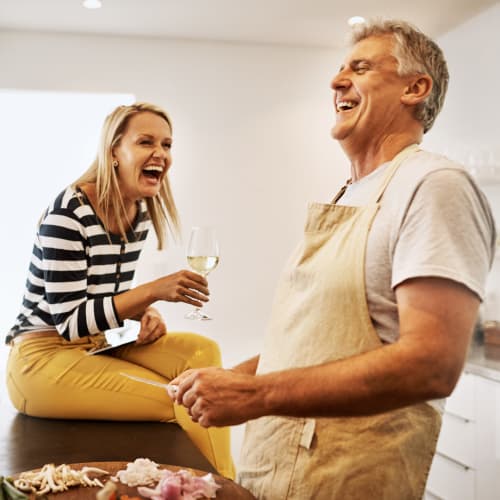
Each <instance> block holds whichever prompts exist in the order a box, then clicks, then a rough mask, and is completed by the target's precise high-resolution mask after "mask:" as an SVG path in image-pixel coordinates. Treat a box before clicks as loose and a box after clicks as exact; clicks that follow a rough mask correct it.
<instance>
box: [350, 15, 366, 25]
mask: <svg viewBox="0 0 500 500" xmlns="http://www.w3.org/2000/svg"><path fill="white" fill-rule="evenodd" d="M363 23H366V19H365V18H364V17H361V16H352V17H350V18H349V19H348V20H347V24H349V26H354V25H355V24H363Z"/></svg>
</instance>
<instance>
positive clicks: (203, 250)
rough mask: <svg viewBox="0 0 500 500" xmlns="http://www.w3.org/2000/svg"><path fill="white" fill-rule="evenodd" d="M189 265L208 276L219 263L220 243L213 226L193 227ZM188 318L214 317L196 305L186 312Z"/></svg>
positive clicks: (203, 318) (189, 246)
mask: <svg viewBox="0 0 500 500" xmlns="http://www.w3.org/2000/svg"><path fill="white" fill-rule="evenodd" d="M187 261H188V264H189V267H190V268H191V269H192V270H193V271H195V272H197V273H198V274H201V275H202V276H204V277H206V276H207V275H208V273H210V271H213V270H214V269H215V268H216V267H217V264H218V263H219V244H218V243H217V237H216V236H215V231H214V229H213V228H212V227H193V228H192V229H191V235H190V237H189V243H188V247H187ZM185 317H186V318H187V319H199V320H207V319H212V318H211V317H210V316H208V314H206V313H204V312H202V311H201V309H200V308H199V307H196V308H195V309H193V310H192V311H190V312H189V313H187V314H186V316H185Z"/></svg>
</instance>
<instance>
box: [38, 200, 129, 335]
mask: <svg viewBox="0 0 500 500" xmlns="http://www.w3.org/2000/svg"><path fill="white" fill-rule="evenodd" d="M38 245H39V249H38V250H39V251H38V252H36V254H38V256H39V261H38V262H37V261H36V260H35V259H34V260H33V261H32V269H31V273H32V274H34V275H36V273H39V274H41V275H42V276H43V281H44V283H45V300H46V302H47V305H48V311H47V314H49V315H50V316H51V318H52V322H53V324H54V325H55V327H56V328H57V330H58V332H59V333H60V334H61V335H62V336H63V337H64V338H66V339H67V340H76V339H78V338H80V337H85V336H87V335H93V334H96V333H99V332H101V331H103V330H106V329H109V328H116V327H117V326H119V324H120V321H119V318H118V317H117V315H116V312H115V309H114V304H113V297H112V296H111V295H109V296H102V297H95V298H89V297H88V295H87V266H88V264H87V256H86V244H85V233H84V228H83V226H82V224H81V223H80V221H79V220H78V218H77V217H76V216H75V214H74V213H73V212H72V211H71V210H68V209H64V208H60V209H56V210H53V211H52V212H50V213H49V214H48V215H47V216H46V217H45V219H44V221H43V222H42V224H41V226H40V229H39V237H38Z"/></svg>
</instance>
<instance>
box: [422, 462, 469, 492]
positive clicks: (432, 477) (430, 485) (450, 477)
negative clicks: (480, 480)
mask: <svg viewBox="0 0 500 500" xmlns="http://www.w3.org/2000/svg"><path fill="white" fill-rule="evenodd" d="M426 489H427V496H428V498H439V499H443V500H474V499H475V496H474V490H475V471H474V469H471V468H468V467H464V466H463V465H461V464H459V463H457V462H454V461H453V460H450V459H449V458H447V457H443V456H441V455H440V454H439V453H436V455H435V456H434V460H433V462H432V467H431V470H430V473H429V479H428V480H427V487H426Z"/></svg>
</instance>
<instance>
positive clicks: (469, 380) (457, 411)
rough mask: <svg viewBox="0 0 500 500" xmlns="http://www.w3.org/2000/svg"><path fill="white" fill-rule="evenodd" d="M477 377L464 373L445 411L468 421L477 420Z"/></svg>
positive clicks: (447, 401)
mask: <svg viewBox="0 0 500 500" xmlns="http://www.w3.org/2000/svg"><path fill="white" fill-rule="evenodd" d="M475 381H476V376H475V375H473V374H470V373H465V372H464V373H462V375H461V377H460V379H459V381H458V383H457V385H456V387H455V389H454V391H453V392H452V394H451V395H450V397H449V398H447V400H446V408H445V410H446V411H447V412H449V413H452V414H454V415H458V416H459V417H463V418H465V419H468V420H475V419H476V394H475Z"/></svg>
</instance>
